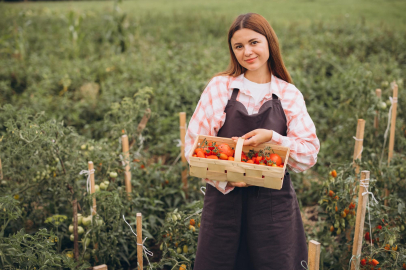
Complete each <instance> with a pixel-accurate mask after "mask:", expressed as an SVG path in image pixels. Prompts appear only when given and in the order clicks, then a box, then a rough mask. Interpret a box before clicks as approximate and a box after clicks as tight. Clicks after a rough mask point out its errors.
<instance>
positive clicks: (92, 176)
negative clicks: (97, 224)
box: [87, 161, 96, 216]
mask: <svg viewBox="0 0 406 270" xmlns="http://www.w3.org/2000/svg"><path fill="white" fill-rule="evenodd" d="M87 165H88V168H89V173H90V194H93V193H94V192H95V191H96V190H95V188H94V172H93V173H91V171H92V170H93V168H94V166H93V162H92V161H89V162H88V163H87ZM95 214H96V198H95V197H93V209H92V216H93V215H95Z"/></svg>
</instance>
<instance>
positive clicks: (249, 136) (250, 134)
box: [242, 129, 257, 139]
mask: <svg viewBox="0 0 406 270" xmlns="http://www.w3.org/2000/svg"><path fill="white" fill-rule="evenodd" d="M256 134H257V130H256V129H254V130H253V131H250V132H248V133H247V134H245V135H243V136H242V137H243V138H246V139H249V138H251V137H252V136H255V135H256Z"/></svg>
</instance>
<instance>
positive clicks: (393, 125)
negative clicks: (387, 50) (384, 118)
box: [384, 82, 398, 206]
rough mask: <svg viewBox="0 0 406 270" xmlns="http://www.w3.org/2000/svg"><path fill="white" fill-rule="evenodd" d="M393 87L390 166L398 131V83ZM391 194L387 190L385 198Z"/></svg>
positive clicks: (385, 202) (386, 202)
mask: <svg viewBox="0 0 406 270" xmlns="http://www.w3.org/2000/svg"><path fill="white" fill-rule="evenodd" d="M392 87H393V95H392V96H393V97H392V98H393V105H392V115H391V123H390V135H389V151H388V166H389V164H390V162H391V159H392V157H393V148H394V147H395V129H396V111H397V108H398V103H397V100H398V85H397V84H396V82H393V83H392ZM389 194H390V190H389V189H388V188H385V197H388V196H389ZM384 205H385V206H388V199H385V201H384Z"/></svg>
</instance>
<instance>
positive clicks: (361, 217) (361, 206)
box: [351, 171, 372, 270]
mask: <svg viewBox="0 0 406 270" xmlns="http://www.w3.org/2000/svg"><path fill="white" fill-rule="evenodd" d="M362 182H364V183H365V184H366V185H368V184H369V171H362V172H361V180H360V187H359V191H358V206H357V216H356V222H355V233H354V244H353V246H352V255H353V259H352V261H351V270H355V269H358V268H357V267H359V263H360V259H361V258H360V256H361V248H362V239H363V235H364V223H365V212H366V207H367V202H368V194H365V196H363V195H362V193H363V192H366V191H367V189H366V188H365V187H363V186H361V183H362ZM371 237H372V235H371Z"/></svg>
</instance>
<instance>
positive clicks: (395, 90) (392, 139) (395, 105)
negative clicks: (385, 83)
mask: <svg viewBox="0 0 406 270" xmlns="http://www.w3.org/2000/svg"><path fill="white" fill-rule="evenodd" d="M392 98H393V105H392V115H391V123H390V136H389V152H388V164H389V163H390V161H391V159H392V157H393V148H394V146H395V129H396V111H397V108H398V103H397V100H398V85H397V84H396V83H395V82H393V97H392Z"/></svg>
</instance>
